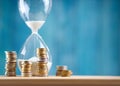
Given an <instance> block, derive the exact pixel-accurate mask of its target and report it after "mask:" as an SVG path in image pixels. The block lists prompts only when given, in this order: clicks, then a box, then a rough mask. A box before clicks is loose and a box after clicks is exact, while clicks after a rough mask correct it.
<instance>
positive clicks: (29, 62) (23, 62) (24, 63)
mask: <svg viewBox="0 0 120 86" xmlns="http://www.w3.org/2000/svg"><path fill="white" fill-rule="evenodd" d="M21 64H23V65H31V64H32V62H31V61H28V60H25V61H22V62H21Z"/></svg>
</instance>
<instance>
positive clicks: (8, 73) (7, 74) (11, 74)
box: [5, 72, 16, 76]
mask: <svg viewBox="0 0 120 86" xmlns="http://www.w3.org/2000/svg"><path fill="white" fill-rule="evenodd" d="M5 75H6V76H16V72H5Z"/></svg>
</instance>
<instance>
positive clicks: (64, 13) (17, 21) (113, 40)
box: [0, 0, 120, 75]
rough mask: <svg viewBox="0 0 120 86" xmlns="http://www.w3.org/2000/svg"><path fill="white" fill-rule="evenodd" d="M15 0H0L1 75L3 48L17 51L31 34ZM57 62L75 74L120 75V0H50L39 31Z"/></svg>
mask: <svg viewBox="0 0 120 86" xmlns="http://www.w3.org/2000/svg"><path fill="white" fill-rule="evenodd" d="M17 3H18V0H0V74H1V75H2V74H4V64H5V55H4V51H5V50H15V51H17V52H18V51H19V50H20V48H21V47H22V45H23V43H24V42H25V40H26V38H27V37H28V36H29V35H30V34H31V31H30V29H29V28H28V27H27V26H26V25H25V23H24V21H23V20H22V18H21V17H20V15H19V12H18V8H17ZM39 33H40V34H41V36H42V37H43V39H44V40H45V42H46V44H47V45H48V47H49V48H50V50H51V53H52V58H53V65H52V69H51V71H50V74H52V75H54V74H55V71H56V65H67V66H68V67H69V69H71V70H72V71H73V74H75V75H120V67H119V66H120V53H119V52H120V41H119V40H120V35H119V34H120V0H53V6H52V10H51V12H50V14H49V16H48V18H47V21H46V23H45V24H44V25H43V27H42V29H41V30H40V31H39Z"/></svg>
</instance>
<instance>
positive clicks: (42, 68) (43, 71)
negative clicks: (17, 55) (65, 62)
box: [37, 48, 48, 77]
mask: <svg viewBox="0 0 120 86" xmlns="http://www.w3.org/2000/svg"><path fill="white" fill-rule="evenodd" d="M37 57H38V58H39V61H38V62H37V71H38V76H40V77H46V76H48V66H47V63H48V58H47V49H46V48H37Z"/></svg>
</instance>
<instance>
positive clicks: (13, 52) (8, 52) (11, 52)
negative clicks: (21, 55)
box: [5, 51, 16, 54]
mask: <svg viewBox="0 0 120 86" xmlns="http://www.w3.org/2000/svg"><path fill="white" fill-rule="evenodd" d="M5 54H16V51H5Z"/></svg>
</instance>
